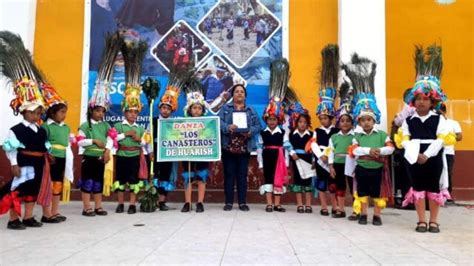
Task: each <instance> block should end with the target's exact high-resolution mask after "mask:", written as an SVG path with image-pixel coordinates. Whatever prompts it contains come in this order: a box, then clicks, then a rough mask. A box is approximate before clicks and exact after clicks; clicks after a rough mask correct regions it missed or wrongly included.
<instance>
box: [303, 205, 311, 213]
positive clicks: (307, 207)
mask: <svg viewBox="0 0 474 266" xmlns="http://www.w3.org/2000/svg"><path fill="white" fill-rule="evenodd" d="M304 212H305V213H313V208H311V206H305V208H304Z"/></svg>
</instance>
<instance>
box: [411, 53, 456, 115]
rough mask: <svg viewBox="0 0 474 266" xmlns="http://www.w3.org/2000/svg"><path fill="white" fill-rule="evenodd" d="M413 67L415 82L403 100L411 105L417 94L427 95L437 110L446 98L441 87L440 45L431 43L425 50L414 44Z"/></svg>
mask: <svg viewBox="0 0 474 266" xmlns="http://www.w3.org/2000/svg"><path fill="white" fill-rule="evenodd" d="M414 59H415V69H416V82H415V85H413V88H412V89H411V91H410V93H409V94H408V95H407V97H406V98H405V102H406V103H407V104H409V105H413V104H414V101H415V99H416V96H417V95H420V94H421V95H423V96H425V97H429V98H431V99H432V100H433V102H434V107H435V109H436V110H439V108H440V106H441V104H442V103H443V102H445V101H446V100H447V97H446V95H445V94H444V93H443V90H442V89H441V83H440V78H441V71H442V70H443V59H442V55H441V46H437V45H436V44H433V45H431V46H429V47H428V48H427V49H426V51H424V50H423V47H421V46H415V56H414Z"/></svg>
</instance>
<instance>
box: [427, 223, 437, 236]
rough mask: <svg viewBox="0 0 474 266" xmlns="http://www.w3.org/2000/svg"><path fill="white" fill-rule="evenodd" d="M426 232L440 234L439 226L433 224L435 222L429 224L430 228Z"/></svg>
mask: <svg viewBox="0 0 474 266" xmlns="http://www.w3.org/2000/svg"><path fill="white" fill-rule="evenodd" d="M433 225H434V226H433ZM428 232H430V233H439V232H440V230H439V224H438V223H435V222H430V227H429V228H428Z"/></svg>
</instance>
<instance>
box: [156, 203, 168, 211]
mask: <svg viewBox="0 0 474 266" xmlns="http://www.w3.org/2000/svg"><path fill="white" fill-rule="evenodd" d="M158 208H159V209H160V211H168V210H169V209H170V207H168V206H167V205H166V202H164V201H160V202H158Z"/></svg>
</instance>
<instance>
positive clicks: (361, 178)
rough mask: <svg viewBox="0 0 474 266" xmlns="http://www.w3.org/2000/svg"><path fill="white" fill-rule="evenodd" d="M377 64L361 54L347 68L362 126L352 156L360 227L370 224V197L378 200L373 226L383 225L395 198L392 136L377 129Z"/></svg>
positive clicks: (356, 207)
mask: <svg viewBox="0 0 474 266" xmlns="http://www.w3.org/2000/svg"><path fill="white" fill-rule="evenodd" d="M375 68H376V64H375V63H373V62H372V61H370V60H368V59H366V58H360V57H358V56H357V54H354V55H353V56H352V60H351V63H350V64H346V65H345V66H344V70H345V72H346V74H347V75H348V76H349V78H350V79H351V82H352V86H353V87H354V90H355V96H354V103H355V104H354V110H353V116H354V118H355V121H356V122H357V124H358V125H359V126H360V128H359V129H356V130H355V134H354V138H353V140H352V146H351V147H349V155H350V156H352V157H355V158H356V160H357V166H356V167H355V172H354V173H355V179H356V181H357V186H356V188H355V190H356V191H357V192H355V193H357V194H355V195H354V198H355V200H354V212H355V213H357V214H359V213H360V218H359V224H364V225H365V224H367V212H368V206H369V204H368V202H369V201H368V200H369V196H370V197H371V198H372V199H373V200H374V205H375V206H374V216H373V220H372V224H373V225H377V226H380V225H382V219H381V217H380V214H381V211H382V209H384V208H385V207H386V204H387V201H388V200H389V198H391V197H392V191H391V188H390V186H391V181H390V171H389V170H388V169H389V168H388V157H387V156H388V155H391V154H392V153H393V150H394V146H393V144H392V142H391V141H390V138H389V136H388V135H387V133H385V132H384V131H382V130H378V129H376V128H375V127H374V125H375V124H378V123H380V111H379V109H378V107H377V103H376V100H375V95H374V92H375V88H374V79H375Z"/></svg>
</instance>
